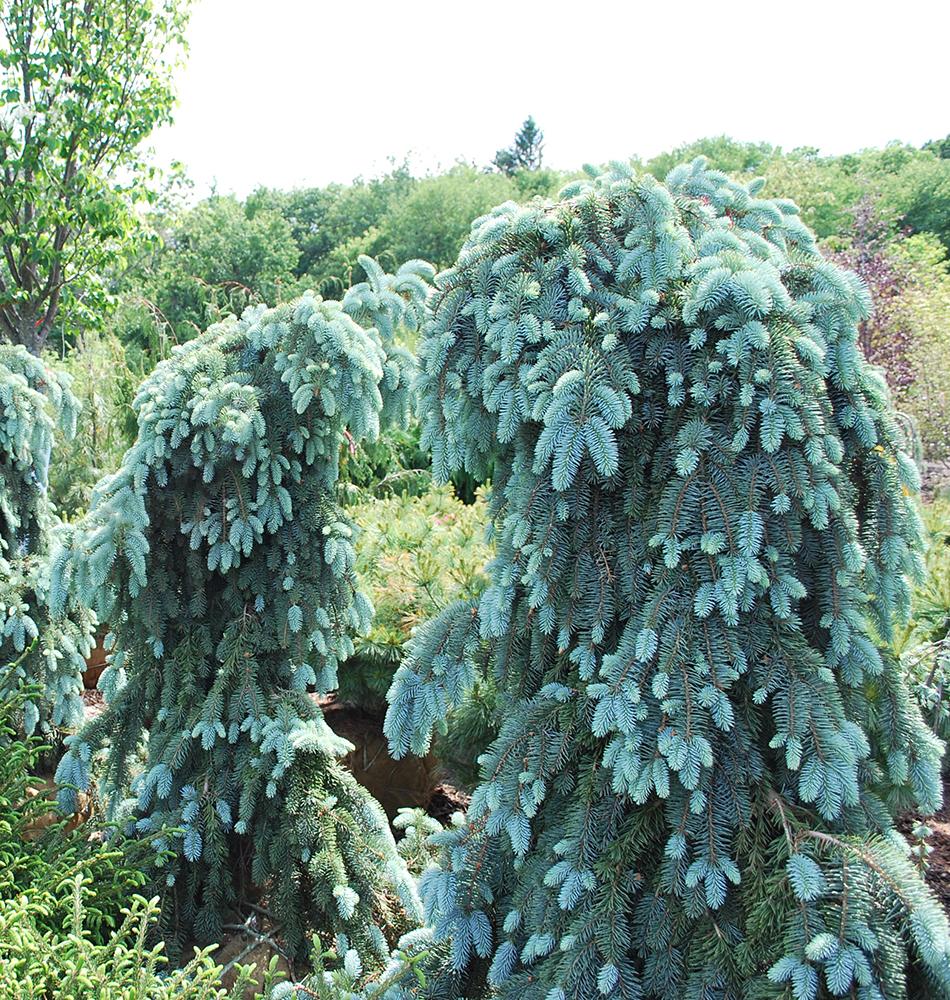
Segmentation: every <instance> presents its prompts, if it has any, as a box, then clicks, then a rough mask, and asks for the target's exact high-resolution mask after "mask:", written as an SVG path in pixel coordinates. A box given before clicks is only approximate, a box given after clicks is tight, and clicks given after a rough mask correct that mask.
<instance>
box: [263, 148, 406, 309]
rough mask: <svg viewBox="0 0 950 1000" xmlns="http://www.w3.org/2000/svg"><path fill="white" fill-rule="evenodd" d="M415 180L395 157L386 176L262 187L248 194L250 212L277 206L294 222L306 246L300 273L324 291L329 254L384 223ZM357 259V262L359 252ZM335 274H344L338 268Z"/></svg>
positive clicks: (300, 245)
mask: <svg viewBox="0 0 950 1000" xmlns="http://www.w3.org/2000/svg"><path fill="white" fill-rule="evenodd" d="M415 184H416V181H415V179H414V178H413V177H412V175H411V174H410V173H409V167H408V165H407V164H405V163H402V164H399V163H393V164H392V166H391V169H390V170H389V171H388V172H387V173H385V174H383V175H382V176H381V177H374V178H370V179H369V180H366V179H364V178H357V179H356V180H354V181H353V183H352V184H329V185H327V186H326V187H323V188H299V189H297V190H294V191H273V190H269V189H267V188H261V189H259V190H257V191H255V192H254V193H253V194H252V195H251V196H250V197H249V198H248V199H247V206H246V207H247V214H248V216H249V217H251V218H253V217H254V215H255V214H256V213H257V212H258V211H260V210H262V209H263V210H268V211H276V212H279V213H280V214H281V215H282V216H283V217H284V218H285V219H286V220H287V222H288V223H290V227H291V231H292V233H293V238H294V242H295V243H296V245H297V247H298V249H299V251H300V256H299V259H298V261H297V267H296V268H295V274H296V276H297V277H298V278H304V277H305V276H307V277H308V278H309V279H312V280H313V287H315V288H316V289H317V290H318V291H321V293H322V289H321V288H320V283H321V281H322V280H323V279H324V278H325V277H326V274H325V273H324V259H325V258H326V256H327V255H328V254H329V253H330V252H331V251H332V250H333V249H334V248H335V247H338V246H340V245H341V244H343V243H345V242H347V241H349V240H355V239H357V238H358V237H361V236H363V235H364V234H365V233H366V232H367V231H368V230H370V229H374V228H378V227H379V225H380V222H381V221H382V219H383V217H384V216H385V214H386V212H387V211H389V209H390V208H391V207H392V205H393V204H395V202H396V201H398V200H399V199H400V198H404V197H405V196H406V195H407V194H408V193H409V192H410V191H411V190H412V189H413V187H414V186H415ZM407 259H408V258H407ZM352 262H353V263H356V258H355V257H353V258H352ZM333 276H334V277H338V275H337V274H336V272H333ZM346 287H348V286H344V288H343V289H342V290H341V292H340V294H342V291H345V290H346Z"/></svg>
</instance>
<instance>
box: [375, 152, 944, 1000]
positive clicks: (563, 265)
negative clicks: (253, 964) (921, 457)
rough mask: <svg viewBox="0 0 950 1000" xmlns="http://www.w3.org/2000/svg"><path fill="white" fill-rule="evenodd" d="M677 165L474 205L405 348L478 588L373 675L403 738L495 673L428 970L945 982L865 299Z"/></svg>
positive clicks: (435, 913)
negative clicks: (488, 535) (861, 329)
mask: <svg viewBox="0 0 950 1000" xmlns="http://www.w3.org/2000/svg"><path fill="white" fill-rule="evenodd" d="M760 187H761V183H760V182H755V183H753V184H750V185H749V186H742V185H739V184H736V183H734V182H732V181H730V180H729V179H728V178H727V177H726V176H725V175H724V174H722V173H718V172H714V171H710V170H708V169H707V168H706V166H705V164H704V161H702V160H701V159H700V160H697V161H695V162H694V163H693V164H692V165H689V166H681V167H678V168H676V169H674V170H673V171H672V172H671V173H670V174H669V176H668V178H667V180H666V183H665V184H662V183H660V182H659V181H657V180H655V179H654V178H652V177H650V176H642V177H638V176H635V175H634V174H632V173H631V172H630V171H628V170H626V169H624V168H622V167H616V168H615V169H613V170H612V171H611V172H609V173H606V174H603V175H601V176H598V177H596V178H595V179H593V180H592V181H590V182H578V183H577V184H575V185H572V186H571V187H569V188H568V189H566V190H565V192H564V193H563V194H562V197H561V198H560V200H558V201H556V202H553V203H552V202H547V203H537V202H536V203H534V204H533V205H531V206H528V207H524V208H519V207H517V206H513V205H511V204H509V205H506V206H502V207H501V208H499V209H496V210H495V211H494V212H493V213H491V214H490V215H488V216H486V217H484V218H482V219H480V220H478V221H477V222H476V223H475V225H474V226H473V229H472V233H471V236H470V238H469V240H468V242H467V243H466V245H465V247H464V248H463V250H462V252H461V255H460V257H459V260H458V262H457V264H456V266H455V267H454V268H452V269H451V270H449V271H446V272H444V273H443V274H442V275H440V277H439V279H438V281H437V287H438V294H437V296H436V302H435V316H434V320H433V322H432V323H431V324H430V325H429V327H428V329H427V335H426V337H425V340H424V343H423V347H422V368H423V374H422V383H421V384H422V397H421V401H420V406H421V409H422V412H424V413H425V414H426V417H427V423H426V430H425V440H426V441H427V443H428V444H429V445H430V446H431V448H432V453H433V462H434V467H435V471H436V473H437V475H438V476H439V477H440V478H441V479H445V478H447V477H448V476H449V475H450V474H451V473H452V471H453V470H455V469H458V468H460V467H465V468H467V469H469V470H471V471H472V472H474V473H476V474H479V473H483V472H484V470H485V469H486V467H487V464H488V462H489V461H492V462H493V468H494V482H493V489H492V494H491V512H492V518H493V524H494V533H495V539H496V545H497V557H496V559H495V560H494V562H493V563H492V564H491V567H490V572H491V579H492V582H491V585H490V586H489V587H488V589H487V590H486V591H485V593H484V595H483V597H482V598H481V600H480V601H479V602H478V603H477V604H461V605H456V606H454V607H451V608H449V609H447V610H446V611H445V612H444V613H443V614H442V615H441V616H440V617H439V618H437V619H435V620H434V621H433V622H431V623H430V625H429V626H427V627H426V628H425V629H424V630H422V631H421V632H420V634H419V635H418V637H417V639H416V641H415V645H414V650H413V655H412V657H411V659H410V661H409V662H408V663H406V664H404V665H403V666H402V667H401V668H400V670H399V672H398V673H397V676H396V679H395V681H394V686H393V688H392V690H391V692H390V701H391V706H390V710H389V715H388V719H387V731H388V734H389V737H390V741H391V745H392V748H393V752H394V753H396V754H397V755H399V754H404V753H407V752H409V751H410V750H411V751H414V752H422V751H424V750H425V749H426V747H427V746H428V745H429V740H430V736H431V732H432V728H433V726H434V725H435V724H437V722H438V721H439V720H440V718H441V717H442V716H443V714H444V712H445V709H446V706H450V705H452V704H454V703H457V702H458V699H459V698H460V697H461V694H462V693H463V692H464V690H465V688H466V687H467V686H468V685H469V684H470V683H471V681H472V676H473V666H472V664H473V659H474V657H475V656H476V654H479V653H480V652H482V651H483V649H484V647H485V646H487V648H488V653H489V656H490V662H491V664H492V665H493V668H494V671H495V677H496V679H497V683H498V685H499V686H500V688H501V689H502V690H504V691H505V692H506V693H507V694H508V696H509V697H510V706H509V710H508V712H507V713H506V719H505V722H504V725H503V728H502V730H501V733H500V736H499V738H498V739H497V741H496V742H495V743H494V744H493V745H492V746H491V747H490V749H489V750H488V751H487V752H486V754H484V755H483V757H482V758H481V784H480V786H479V787H478V788H477V790H476V791H475V793H474V796H473V799H472V805H471V809H470V811H469V814H468V818H467V822H466V824H465V826H464V827H462V828H461V829H459V830H457V831H451V832H447V833H445V834H442V835H440V837H441V841H442V844H443V846H444V860H443V863H442V866H441V868H439V869H436V870H433V871H431V872H429V873H428V875H427V876H426V877H425V878H424V880H423V883H422V889H423V900H424V903H425V905H426V907H427V912H428V916H429V918H430V919H431V921H433V922H434V926H435V933H436V939H437V940H439V941H441V942H442V947H443V948H445V949H446V952H447V955H448V960H447V966H446V968H445V970H443V971H442V972H441V973H439V972H438V970H437V971H436V973H435V974H434V975H433V976H432V977H431V978H430V981H429V993H430V994H431V995H433V996H439V997H461V996H464V997H467V998H473V997H477V996H484V995H487V994H488V993H491V995H492V996H498V997H504V998H507V997H511V998H514V997H517V998H519V1000H565V998H566V997H578V998H591V997H596V996H604V997H624V998H639V997H658V998H664V1000H673V998H684V997H687V998H700V997H702V998H739V997H745V998H753V997H789V998H791V997H794V998H796V1000H815V998H817V997H819V996H821V997H827V996H845V995H847V996H854V997H860V998H863V1000H871V998H876V1000H883V998H885V997H886V998H887V1000H897V998H900V997H905V996H918V997H922V996H928V997H936V996H950V936H948V928H947V921H946V918H945V916H944V914H943V912H942V911H941V909H940V907H939V905H938V904H937V903H936V901H935V900H934V898H933V897H932V896H931V894H930V893H929V891H928V890H927V889H926V887H925V886H924V884H923V882H922V881H921V879H920V877H919V875H918V873H917V872H916V870H915V869H914V867H913V865H912V864H911V863H910V861H909V859H908V856H907V850H906V844H904V843H903V841H902V840H901V838H900V837H899V836H898V834H897V833H896V832H895V829H894V825H893V822H892V815H893V811H894V810H895V809H896V808H897V807H898V806H901V805H904V804H909V803H916V804H918V805H919V806H920V808H921V809H923V810H929V809H933V808H934V807H935V806H936V805H937V804H938V803H939V801H940V796H941V787H940V753H941V749H942V747H941V745H940V744H939V743H938V741H937V740H936V739H935V737H934V736H933V734H932V733H931V732H930V731H929V730H928V729H927V728H926V726H925V725H924V724H923V722H922V721H921V718H920V715H919V713H918V711H917V709H916V708H915V707H914V705H913V703H912V700H911V699H910V698H909V697H908V692H907V687H906V684H905V680H904V678H903V676H902V674H901V672H900V669H899V666H898V664H897V662H896V661H895V658H894V656H893V655H891V654H890V653H889V652H888V651H887V649H886V647H885V646H884V643H885V642H886V640H887V639H888V637H889V636H890V634H891V630H892V628H893V626H894V623H895V622H897V621H899V620H901V619H902V618H904V616H905V615H906V613H907V609H908V599H909V588H908V577H909V576H912V575H913V574H915V573H917V572H918V571H919V552H920V545H921V543H920V536H919V525H918V518H917V515H916V511H915V506H914V500H913V499H912V494H913V493H914V492H915V491H916V489H917V473H916V469H915V467H914V465H913V463H912V462H911V461H910V460H909V459H908V458H907V456H906V455H904V454H903V453H902V452H901V451H900V450H899V447H898V443H897V442H898V437H897V433H896V430H895V426H894V422H893V419H892V411H891V406H890V402H889V398H888V394H887V390H886V387H885V385H884V382H883V380H882V378H881V376H880V374H879V373H878V372H877V371H876V370H875V369H873V368H871V367H870V366H869V365H868V364H867V363H866V362H865V360H864V359H863V357H862V356H861V354H860V351H859V350H858V348H857V346H856V325H857V323H858V322H859V321H860V319H861V318H862V317H863V316H864V315H865V311H866V304H867V296H866V293H865V291H864V289H863V288H862V287H861V286H860V283H859V282H858V280H857V279H856V278H855V277H854V276H853V275H851V274H849V273H847V272H845V271H842V270H840V269H839V268H838V267H837V266H835V265H834V264H832V263H830V262H827V261H825V260H824V259H823V257H822V256H821V254H820V253H819V252H818V250H817V249H816V246H815V241H814V238H813V236H812V234H811V233H810V232H809V230H808V229H807V228H806V227H805V226H804V225H803V224H802V222H801V221H800V219H799V217H798V214H797V209H796V208H795V206H794V205H793V204H791V203H790V202H787V201H777V200H768V199H763V198H761V197H760V196H759V194H758V192H759V189H760Z"/></svg>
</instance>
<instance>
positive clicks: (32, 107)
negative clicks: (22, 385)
mask: <svg viewBox="0 0 950 1000" xmlns="http://www.w3.org/2000/svg"><path fill="white" fill-rule="evenodd" d="M187 13H188V0H154V2H153V0H145V2H142V0H102V2H96V3H86V2H83V0H43V2H39V3H37V2H34V0H4V2H3V3H2V5H0V30H2V35H3V37H2V45H0V160H2V164H3V168H2V171H0V229H2V234H3V235H2V243H3V247H2V250H3V254H2V260H0V332H2V335H3V336H4V337H5V338H6V339H7V340H10V341H12V342H13V343H15V344H22V345H23V346H25V347H26V348H27V349H28V350H30V351H31V352H33V353H34V354H36V353H39V351H40V350H41V349H42V347H43V345H44V344H45V343H46V340H47V338H48V337H49V335H50V332H51V331H52V329H53V325H54V323H55V322H56V318H57V315H58V312H59V309H60V306H61V305H66V306H67V309H66V316H67V321H68V324H71V327H70V328H71V329H72V330H75V329H77V328H79V327H80V326H81V325H83V324H84V323H85V324H88V323H90V322H92V323H93V324H95V323H96V321H97V318H98V317H97V316H96V313H97V311H98V310H99V309H101V308H102V305H103V301H104V297H105V290H104V288H103V284H102V281H103V278H104V276H105V272H106V269H107V268H109V267H110V266H114V265H115V264H116V263H117V261H118V260H119V259H120V258H121V255H122V253H123V251H124V249H125V248H126V246H127V245H128V241H129V238H130V236H131V235H132V234H133V233H134V232H135V231H136V222H135V219H134V216H133V214H132V210H131V206H132V204H133V202H134V201H135V200H137V198H138V197H140V196H141V195H142V194H143V191H144V189H143V187H142V174H143V169H144V165H143V163H142V161H141V160H140V158H139V153H138V150H139V145H140V143H141V142H142V140H143V139H144V138H146V137H147V136H148V135H149V133H150V132H151V131H152V130H153V129H154V128H155V126H156V125H158V124H160V123H161V122H163V121H166V120H168V118H169V114H170V111H171V106H172V90H171V68H172V65H173V58H174V53H175V49H176V46H180V45H182V44H183V31H184V26H185V22H186V19H187Z"/></svg>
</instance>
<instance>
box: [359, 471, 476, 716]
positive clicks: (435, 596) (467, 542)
mask: <svg viewBox="0 0 950 1000" xmlns="http://www.w3.org/2000/svg"><path fill="white" fill-rule="evenodd" d="M349 513H350V516H351V517H352V518H353V520H354V521H355V522H356V524H357V526H358V528H359V534H358V536H357V539H356V572H357V576H358V578H359V580H360V582H361V584H362V587H363V589H364V591H365V593H366V595H367V596H368V597H369V599H370V601H371V602H372V604H373V608H374V611H375V614H374V616H373V620H372V624H371V626H370V629H369V631H368V632H367V633H366V635H363V636H359V637H357V638H356V639H355V640H354V646H355V653H354V661H355V662H354V663H353V664H352V667H353V669H347V670H346V671H344V672H343V676H342V677H341V679H340V696H341V698H343V699H344V700H346V701H351V702H354V703H356V704H359V705H362V706H364V707H370V708H373V707H375V708H382V707H384V706H385V704H386V692H387V690H388V689H389V685H390V683H391V682H392V678H393V674H394V673H395V670H396V668H397V667H398V666H399V664H400V663H401V662H402V658H403V655H404V653H405V649H406V644H407V643H408V641H409V639H410V637H411V636H412V633H413V631H414V629H415V627H416V626H417V625H418V624H420V623H421V622H423V621H425V620H426V619H428V618H431V617H432V616H433V615H435V614H437V613H438V612H439V611H441V610H442V608H444V607H446V606H447V605H448V604H451V603H452V602H453V601H456V600H460V599H471V598H473V597H475V596H477V595H478V594H479V593H481V591H482V588H483V587H484V585H485V579H486V578H485V574H484V567H485V564H486V563H487V561H488V559H489V558H490V556H491V549H490V547H489V545H488V543H487V542H486V541H485V527H486V523H487V512H486V507H485V502H484V499H483V497H482V496H481V495H479V496H478V498H477V500H476V502H475V503H473V504H464V503H462V502H461V501H460V500H458V499H457V498H456V497H455V495H454V494H453V492H452V489H451V487H448V486H443V487H439V488H434V489H431V490H429V491H428V492H426V493H423V494H422V495H421V496H407V495H402V496H396V497H390V498H389V499H385V500H369V501H366V502H364V503H360V504H355V505H353V506H352V507H350V508H349Z"/></svg>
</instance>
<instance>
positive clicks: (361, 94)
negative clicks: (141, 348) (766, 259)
mask: <svg viewBox="0 0 950 1000" xmlns="http://www.w3.org/2000/svg"><path fill="white" fill-rule="evenodd" d="M948 32H950V4H946V3H943V2H941V0H929V2H919V0H901V2H899V3H888V4H884V3H883V2H880V0H879V2H877V3H873V2H864V3H857V2H852V0H823V2H815V0H794V2H792V0H786V2H784V3H776V2H774V0H771V2H770V0H759V2H757V3H749V2H745V0H743V2H731V0H719V2H715V0H706V2H697V0H649V2H647V3H644V2H642V0H618V2H607V0H580V2H575V3H571V4H565V3H562V2H559V0H549V2H546V3H538V2H535V0H530V2H526V0H501V2H500V0H477V2H474V3H459V2H457V0H455V2H453V0H442V2H432V0H413V2H409V3H396V2H392V0H391V2H379V0H361V2H359V3H341V2H336V3H327V2H320V0H196V6H195V10H194V13H193V15H192V21H191V24H190V27H189V32H188V37H189V46H190V51H189V53H188V57H187V62H186V63H185V65H184V66H183V67H182V68H181V69H179V71H178V73H177V76H176V81H177V91H178V107H177V110H176V113H175V122H174V124H173V125H170V126H166V127H165V128H163V129H162V130H161V131H160V132H158V133H156V136H155V137H154V142H153V145H154V148H155V152H156V156H157V160H158V162H159V163H160V164H163V165H164V164H168V163H170V162H171V161H173V160H177V161H180V162H182V163H183V164H184V165H185V167H186V169H187V171H188V174H189V175H190V177H191V178H192V179H193V181H194V182H195V185H196V193H197V194H203V193H206V192H207V191H208V190H209V189H211V188H212V187H214V188H215V189H216V190H217V191H219V192H220V193H228V192H233V193H235V194H238V195H241V196H243V195H246V194H247V193H248V192H250V191H251V190H253V189H254V188H256V187H258V186H260V185H265V186H268V187H283V188H289V187H296V186H307V185H322V184H326V183H329V182H331V181H339V182H344V183H345V182H349V181H351V180H352V179H353V178H354V177H357V176H364V177H370V176H374V175H377V174H379V173H381V172H384V171H385V170H386V169H387V166H388V164H389V160H390V158H392V157H394V158H395V159H396V160H398V161H402V160H403V159H404V158H407V157H408V158H409V160H410V163H411V164H412V166H413V168H414V170H415V171H416V172H418V173H423V172H425V171H427V170H437V169H440V168H444V167H448V166H451V165H452V164H453V163H454V162H456V161H457V160H459V159H461V160H465V161H468V162H474V163H476V164H477V165H479V166H484V165H485V164H487V163H489V162H490V161H491V159H492V157H493V156H494V153H495V151H496V150H497V149H498V148H500V147H503V146H505V145H507V144H509V143H510V142H511V140H512V139H513V137H514V134H515V132H516V131H517V129H518V126H519V125H520V123H521V122H522V121H523V120H524V119H525V118H526V117H527V116H528V115H529V114H530V115H533V116H534V118H535V119H536V121H537V122H538V124H539V125H540V127H541V128H542V129H543V131H544V135H545V147H544V154H545V165H547V166H552V167H557V168H563V169H575V168H577V167H578V166H581V165H582V164H584V163H604V162H606V161H608V160H611V159H626V158H628V157H630V156H634V155H636V156H641V157H649V156H652V155H654V154H656V153H659V152H662V151H663V150H666V149H671V148H673V147H674V146H677V145H679V144H681V143H684V142H688V141H691V140H693V139H696V138H700V137H702V136H710V135H720V134H727V135H731V136H733V137H734V138H736V139H742V140H751V141H757V142H759V141H767V142H771V143H773V144H775V145H779V146H782V147H783V148H786V149H791V148H794V147H796V146H815V147H818V148H819V149H820V150H821V151H822V152H826V153H843V152H849V151H853V150H857V149H861V148H865V147H869V146H880V145H883V144H885V143H887V142H889V141H892V140H900V141H904V142H910V143H913V144H914V145H921V144H922V143H923V142H925V141H926V140H928V139H932V138H937V137H941V136H944V135H947V134H948V133H950V100H948V98H950V85H948V73H947V56H946V39H947V36H948Z"/></svg>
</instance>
